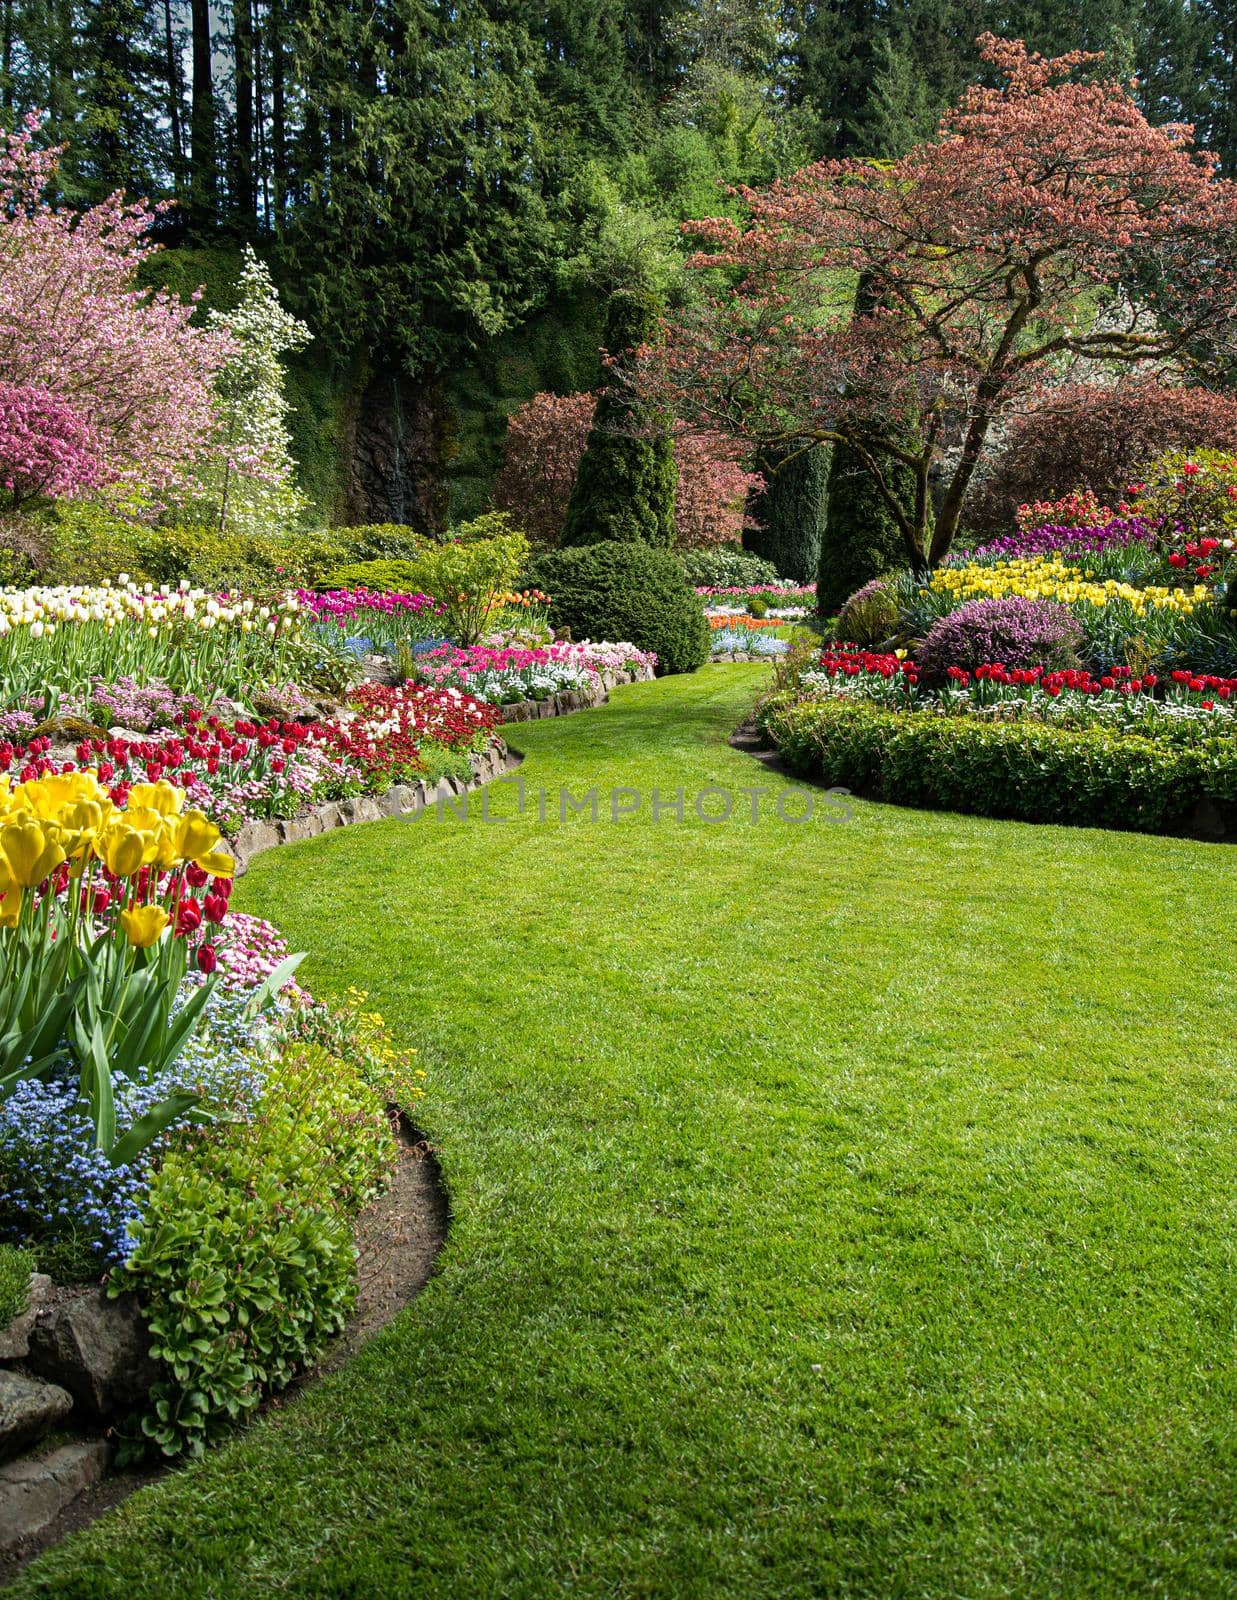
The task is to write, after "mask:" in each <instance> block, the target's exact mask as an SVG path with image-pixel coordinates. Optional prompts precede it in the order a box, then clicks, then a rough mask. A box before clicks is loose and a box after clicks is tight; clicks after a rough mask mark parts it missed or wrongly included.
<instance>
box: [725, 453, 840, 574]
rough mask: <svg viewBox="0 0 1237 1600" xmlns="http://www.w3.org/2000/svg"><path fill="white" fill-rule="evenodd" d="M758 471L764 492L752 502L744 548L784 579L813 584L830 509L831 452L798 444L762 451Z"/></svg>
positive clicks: (761, 490)
mask: <svg viewBox="0 0 1237 1600" xmlns="http://www.w3.org/2000/svg"><path fill="white" fill-rule="evenodd" d="M756 471H757V472H759V473H760V474H761V476H762V477H763V478H764V480H765V481H764V488H763V489H757V490H755V491H754V492H753V494H752V495H751V496H750V497H749V499H748V503H747V515H748V526H747V527H746V528H745V529H744V530H743V548H744V549H745V550H750V551H751V552H752V554H753V555H757V556H761V557H763V559H764V560H765V561H771V562H772V563H773V565H774V566H775V567H776V568H777V570H778V575H779V576H780V577H783V578H793V579H794V580H795V582H796V583H811V582H813V581H814V579H815V578H816V573H817V568H818V566H819V564H820V541H821V537H822V535H823V533H824V526H825V509H826V506H827V504H828V495H829V451H828V449H827V448H826V447H825V446H822V445H804V444H802V443H800V444H793V445H786V446H783V447H780V448H778V449H767V450H763V451H761V453H760V455H759V457H758V458H757V461H756Z"/></svg>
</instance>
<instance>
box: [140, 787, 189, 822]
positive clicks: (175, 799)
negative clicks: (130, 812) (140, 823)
mask: <svg viewBox="0 0 1237 1600" xmlns="http://www.w3.org/2000/svg"><path fill="white" fill-rule="evenodd" d="M184 803H185V791H184V790H183V789H178V788H176V786H175V785H174V784H171V783H169V782H168V781H167V779H166V778H160V779H159V781H158V783H135V784H134V785H133V787H132V788H131V789H130V790H129V805H130V806H141V807H149V809H150V810H151V811H157V812H158V813H159V815H160V816H161V817H175V816H179V815H180V809H181V807H182V806H183V805H184Z"/></svg>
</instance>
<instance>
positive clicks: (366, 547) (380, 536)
mask: <svg viewBox="0 0 1237 1600" xmlns="http://www.w3.org/2000/svg"><path fill="white" fill-rule="evenodd" d="M331 535H332V537H333V538H334V539H336V540H338V542H339V544H340V546H341V548H343V549H345V550H346V551H347V559H348V560H349V561H415V560H416V559H417V557H418V556H419V555H421V554H423V552H424V551H426V550H427V549H429V548H430V546H431V545H433V544H434V543H435V542H436V541H435V540H434V539H432V538H431V537H430V536H429V534H425V533H418V532H417V531H416V529H415V528H410V527H408V526H407V525H406V524H405V523H402V522H370V523H365V524H364V525H363V526H361V527H357V528H332V529H331Z"/></svg>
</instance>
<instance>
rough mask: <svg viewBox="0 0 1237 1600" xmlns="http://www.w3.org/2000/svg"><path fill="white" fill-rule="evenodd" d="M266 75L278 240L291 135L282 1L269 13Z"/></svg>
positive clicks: (273, 2) (274, 0) (274, 2)
mask: <svg viewBox="0 0 1237 1600" xmlns="http://www.w3.org/2000/svg"><path fill="white" fill-rule="evenodd" d="M266 26H267V41H266V75H267V77H268V78H269V80H270V85H271V156H270V159H271V190H272V203H273V207H274V219H273V220H274V226H275V234H276V237H278V236H279V235H281V234H282V233H283V225H284V218H285V212H286V208H287V202H288V133H287V116H286V112H285V109H284V47H283V0H271V3H270V6H269V7H268V10H267V24H266Z"/></svg>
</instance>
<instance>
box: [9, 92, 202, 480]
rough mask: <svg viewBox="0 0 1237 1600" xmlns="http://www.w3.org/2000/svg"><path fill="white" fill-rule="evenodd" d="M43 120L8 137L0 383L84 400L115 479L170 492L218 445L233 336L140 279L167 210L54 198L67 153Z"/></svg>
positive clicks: (82, 415) (102, 458) (75, 405)
mask: <svg viewBox="0 0 1237 1600" xmlns="http://www.w3.org/2000/svg"><path fill="white" fill-rule="evenodd" d="M37 130H38V119H37V118H35V117H29V118H27V119H26V122H25V123H24V124H23V126H22V127H21V128H20V129H19V130H17V131H16V132H12V133H7V134H3V135H0V381H2V382H5V383H8V384H12V385H16V386H19V387H21V388H24V389H39V390H41V391H44V392H45V393H47V394H50V395H53V396H56V397H58V398H59V399H60V400H62V401H64V402H65V403H66V404H67V405H68V406H69V407H71V408H72V411H73V413H74V414H75V416H76V417H77V418H78V419H79V421H80V423H81V424H82V425H83V426H84V427H85V428H87V429H89V430H90V435H91V440H92V444H91V451H92V453H93V454H94V456H95V459H96V461H97V463H98V468H99V474H100V477H101V478H105V479H107V480H108V481H112V482H116V483H119V484H124V485H128V486H132V487H136V488H140V489H143V490H148V491H156V492H158V491H160V490H162V489H165V488H167V487H168V486H170V485H172V484H174V483H176V482H178V481H180V480H182V479H183V478H184V476H185V474H186V472H187V470H188V469H189V467H190V466H191V465H192V464H193V463H194V462H196V461H198V460H199V459H201V458H202V456H203V455H204V453H205V452H206V451H207V450H208V449H209V448H210V445H211V441H212V438H213V434H214V428H215V417H214V412H213V408H212V380H213V378H214V375H215V373H216V372H217V371H218V369H219V367H220V366H221V365H222V363H223V361H224V360H225V358H226V357H227V355H228V352H229V349H230V341H229V340H228V339H227V337H226V336H224V335H223V334H221V333H217V332H212V331H210V330H206V329H201V328H198V327H195V326H194V325H193V324H192V323H191V322H190V318H191V317H192V315H193V310H194V306H193V304H192V303H190V304H184V303H182V302H181V301H180V300H179V299H177V297H176V296H175V295H172V294H168V293H165V292H163V291H158V290H153V289H143V288H140V287H139V286H138V282H137V276H138V272H139V270H140V268H141V267H142V265H143V263H144V262H145V261H146V260H147V258H148V257H149V256H150V255H151V253H152V252H153V251H154V249H155V248H156V246H155V245H154V243H153V242H152V240H151V238H150V228H151V224H152V223H153V222H154V220H155V211H154V210H152V209H151V208H150V207H148V206H146V205H144V204H142V203H130V202H128V201H126V200H125V198H124V196H123V195H120V194H114V195H112V196H111V197H110V198H109V199H107V200H104V201H102V202H101V203H100V204H99V205H97V206H93V207H91V208H90V210H88V211H83V212H80V213H77V212H73V211H72V210H68V209H59V208H57V207H55V206H54V205H53V204H52V203H51V201H50V200H49V198H48V195H49V190H50V188H51V186H52V184H53V181H54V179H55V176H56V172H57V164H58V156H59V152H58V151H56V150H52V149H40V148H39V147H38V146H37V144H36V142H35V135H36V133H37Z"/></svg>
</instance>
